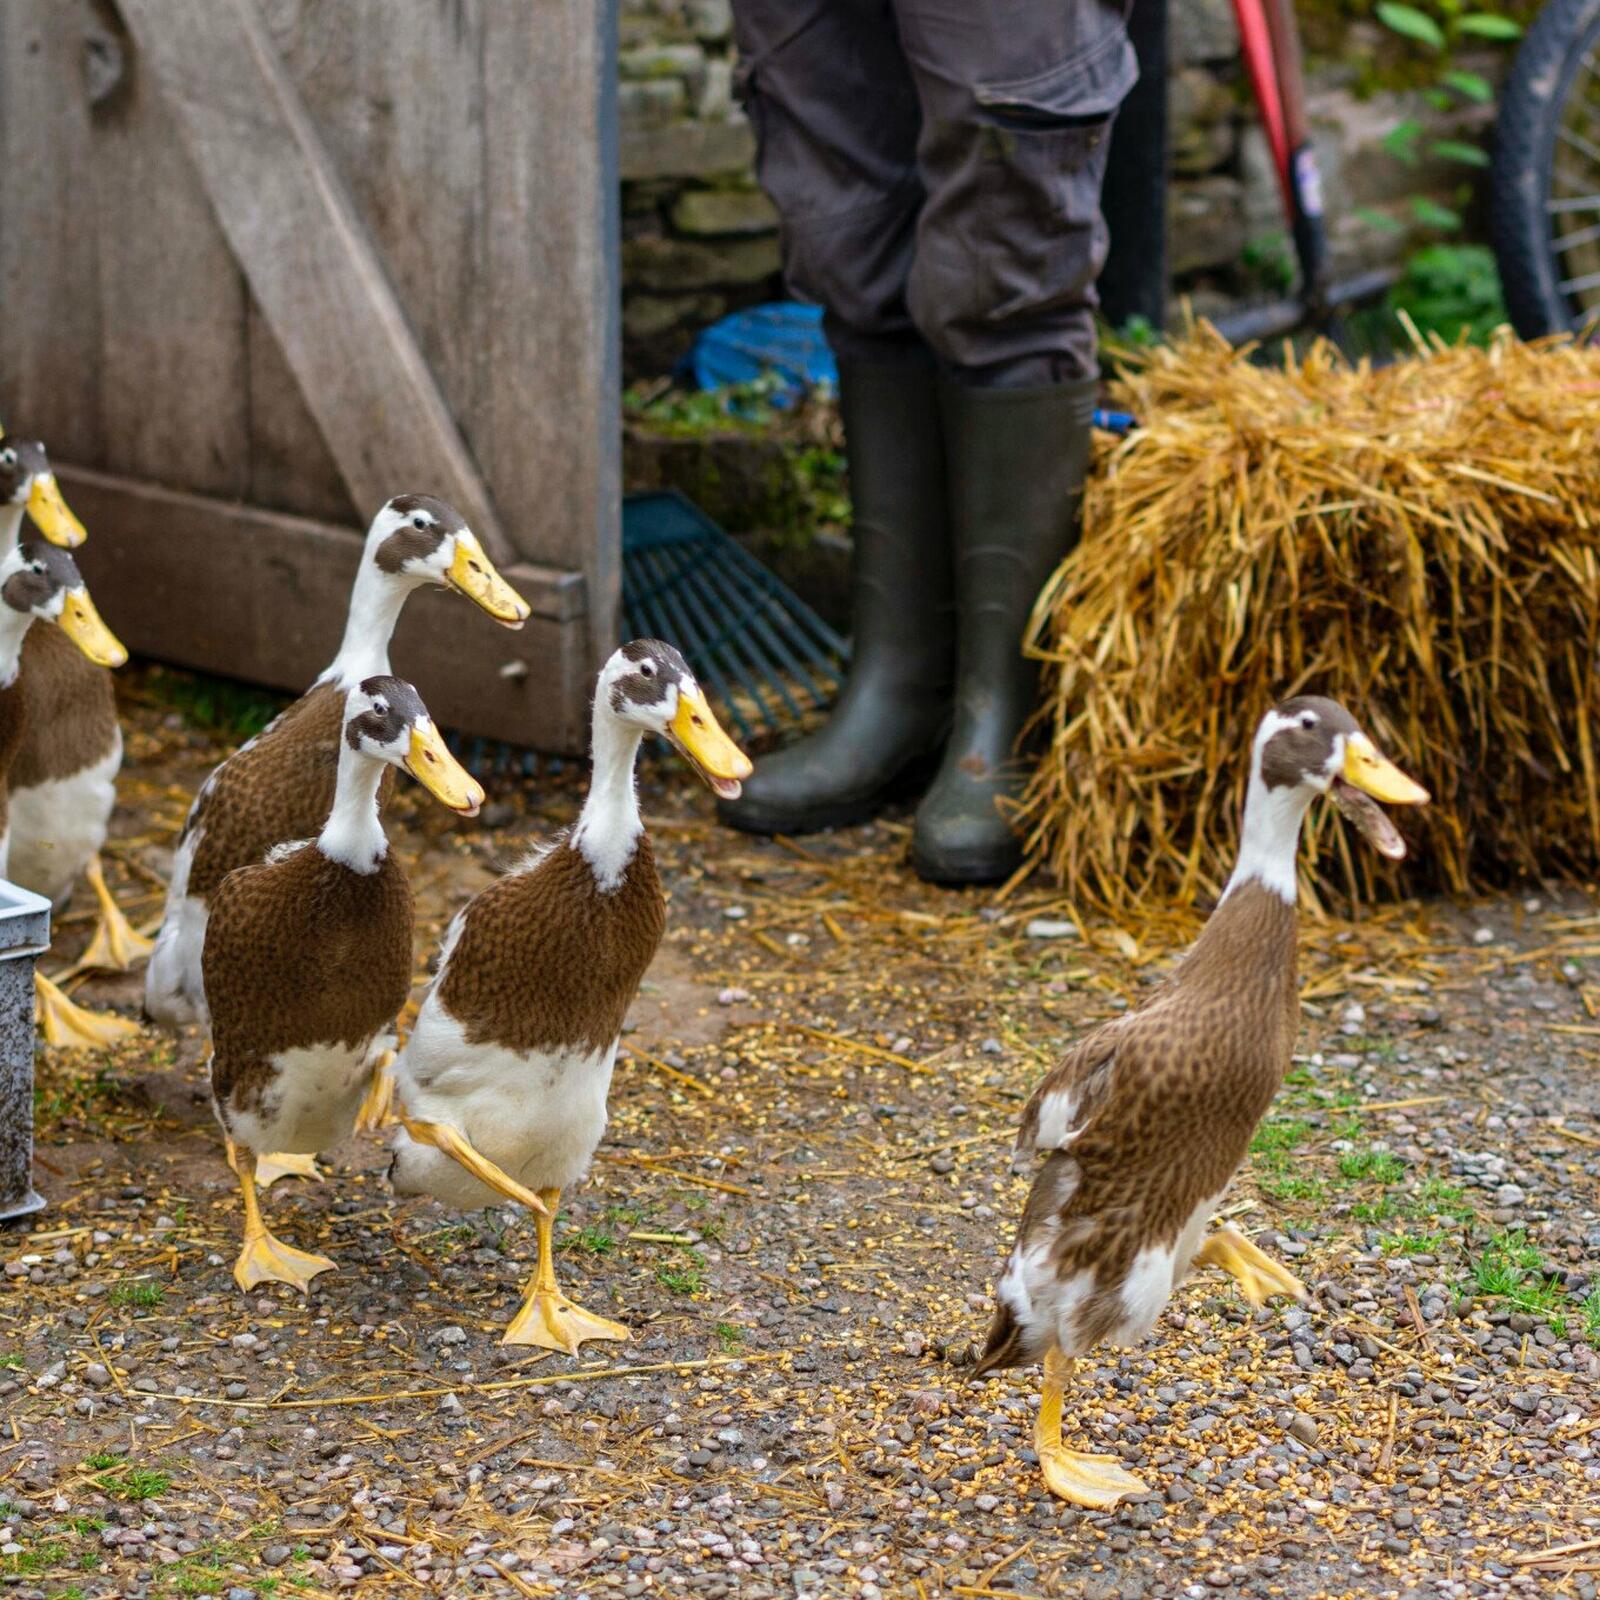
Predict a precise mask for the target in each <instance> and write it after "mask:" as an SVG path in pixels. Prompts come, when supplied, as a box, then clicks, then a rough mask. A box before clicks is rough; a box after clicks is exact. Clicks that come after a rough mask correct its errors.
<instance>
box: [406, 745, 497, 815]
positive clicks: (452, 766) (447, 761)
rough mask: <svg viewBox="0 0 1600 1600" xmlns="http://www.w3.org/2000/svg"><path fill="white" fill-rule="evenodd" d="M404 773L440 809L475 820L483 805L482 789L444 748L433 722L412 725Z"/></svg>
mask: <svg viewBox="0 0 1600 1600" xmlns="http://www.w3.org/2000/svg"><path fill="white" fill-rule="evenodd" d="M406 771H407V772H409V773H410V774H411V776H412V777H413V778H415V779H416V780H417V782H418V783H420V784H421V785H422V787H423V788H424V789H426V790H427V791H428V793H429V794H431V795H432V796H433V797H434V799H435V800H437V801H438V802H439V803H440V804H441V805H446V806H449V808H450V809H451V810H452V811H459V812H460V813H461V814H462V815H463V816H466V817H475V816H477V814H478V807H479V806H481V805H482V804H483V785H482V784H480V783H479V782H478V780H477V779H476V778H474V777H473V776H472V774H471V773H470V772H468V771H467V769H466V768H465V767H464V766H462V765H461V763H460V762H459V761H457V760H456V758H455V757H454V756H453V755H451V754H450V752H449V751H448V750H447V749H446V748H445V743H444V739H443V737H442V736H441V735H440V733H439V730H438V729H437V728H436V727H434V725H433V724H432V722H418V723H414V724H413V725H412V729H411V748H410V750H409V751H407V753H406Z"/></svg>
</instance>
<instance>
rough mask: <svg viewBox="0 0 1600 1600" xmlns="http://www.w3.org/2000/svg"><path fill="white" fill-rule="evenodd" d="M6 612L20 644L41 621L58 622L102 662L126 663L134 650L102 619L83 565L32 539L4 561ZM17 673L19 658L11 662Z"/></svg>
mask: <svg viewBox="0 0 1600 1600" xmlns="http://www.w3.org/2000/svg"><path fill="white" fill-rule="evenodd" d="M0 608H3V610H0V616H3V621H4V622H5V623H6V624H7V626H6V627H5V629H4V631H5V633H6V634H7V635H8V636H9V637H11V638H14V639H16V641H17V643H18V647H19V648H20V640H21V635H22V633H23V632H25V631H26V629H27V627H28V626H29V624H30V623H32V622H35V621H43V622H53V623H55V624H56V625H57V626H58V627H59V628H60V629H61V631H62V632H63V633H64V634H66V636H67V637H68V638H69V639H71V640H72V642H73V643H74V644H75V645H77V647H78V648H79V649H80V650H81V651H82V652H83V653H84V654H85V655H86V656H87V657H88V658H89V659H90V660H91V661H93V662H94V663H95V664H96V665H97V666H102V667H120V666H121V665H122V663H123V662H124V661H126V660H127V659H128V652H127V651H126V650H125V649H123V647H122V645H121V644H120V643H119V642H118V640H117V638H116V635H115V634H113V633H112V631H111V630H110V629H109V628H108V627H107V626H106V625H105V623H103V622H102V621H101V620H100V613H99V612H98V611H96V610H95V607H94V601H93V600H91V599H90V598H89V591H88V589H87V588H86V587H85V585H84V581H83V576H82V574H81V573H80V572H79V571H78V564H77V562H75V561H74V560H73V559H72V557H71V556H69V555H68V554H67V552H66V551H65V550H62V549H59V548H57V547H56V546H55V545H49V544H44V543H40V542H35V541H31V540H30V541H28V542H27V543H24V544H19V545H18V546H17V547H16V549H15V550H13V551H11V552H10V553H9V554H8V555H7V556H6V557H5V559H4V560H3V561H0ZM9 665H10V667H11V669H12V671H13V672H14V671H15V661H12V662H11V663H9Z"/></svg>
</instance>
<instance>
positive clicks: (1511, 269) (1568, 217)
mask: <svg viewBox="0 0 1600 1600" xmlns="http://www.w3.org/2000/svg"><path fill="white" fill-rule="evenodd" d="M1489 229H1490V238H1491V241H1492V243H1493V245H1494V253H1495V259H1496V261H1497V262H1498V263H1499V267H1500V281H1501V284H1502V286H1503V288H1504V290H1505V298H1506V309H1507V311H1509V312H1510V314H1511V321H1512V325H1513V326H1514V327H1515V328H1516V330H1517V332H1518V333H1519V334H1521V335H1522V337H1523V338H1525V339H1533V338H1537V337H1539V336H1540V335H1541V334H1546V333H1558V332H1564V331H1566V330H1568V329H1578V328H1584V327H1592V326H1593V325H1594V324H1595V323H1596V322H1597V320H1600V0H1551V4H1549V5H1548V6H1546V7H1545V9H1544V10H1543V11H1541V12H1540V13H1539V15H1538V17H1537V18H1535V20H1534V22H1533V25H1532V26H1531V27H1530V28H1529V29H1528V34H1527V37H1526V38H1525V39H1524V40H1523V41H1522V44H1521V46H1520V47H1519V48H1518V50H1517V56H1516V60H1515V61H1514V62H1513V64H1512V68H1511V75H1510V77H1509V78H1508V79H1507V81H1506V87H1505V91H1504V93H1503V94H1502V96H1501V99H1500V106H1499V112H1498V116H1497V119H1496V126H1495V146H1494V158H1493V164H1492V167H1491V171H1490V181H1489Z"/></svg>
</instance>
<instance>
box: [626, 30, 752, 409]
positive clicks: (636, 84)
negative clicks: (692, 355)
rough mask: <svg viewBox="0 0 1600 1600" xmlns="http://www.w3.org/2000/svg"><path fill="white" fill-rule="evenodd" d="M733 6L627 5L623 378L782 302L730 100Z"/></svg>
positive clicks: (746, 140)
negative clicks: (717, 324)
mask: <svg viewBox="0 0 1600 1600" xmlns="http://www.w3.org/2000/svg"><path fill="white" fill-rule="evenodd" d="M732 34H733V14H732V10H731V8H730V5H729V0H624V6H623V14H622V50H621V58H620V68H621V74H622V84H621V100H622V107H621V109H622V280H623V311H622V327H623V341H624V348H625V351H626V365H627V369H628V373H629V376H630V377H634V376H639V375H642V374H649V373H656V372H663V371H666V370H668V369H669V368H670V367H671V366H672V363H673V362H674V361H676V360H677V358H678V357H679V356H680V355H682V353H683V351H684V350H685V349H686V348H687V346H688V344H689V341H690V339H691V338H692V337H693V335H694V334H695V332H696V331H697V330H698V329H700V328H703V327H704V326H705V325H706V324H707V323H708V322H712V321H715V319H716V318H718V317H720V316H722V315H723V313H724V312H727V311H730V310H733V309H735V308H737V307H739V306H744V305H756V304H759V303H760V302H761V301H763V300H769V299H773V298H776V297H777V296H779V295H780V294H781V293H782V285H781V283H780V281H779V275H778V236H777V218H776V216H775V215H774V213H773V210H772V205H771V203H770V202H769V201H768V199H767V197H766V196H765V195H764V194H762V192H761V191H760V190H759V189H758V188H757V187H756V183H755V178H754V175H753V173H752V166H753V163H754V161H755V137H754V135H753V134H752V133H751V131H750V123H749V121H748V119H747V118H746V117H745V115H744V113H743V112H742V111H741V110H740V109H739V107H738V106H737V105H736V104H735V103H734V99H733V64H734V52H733V39H732Z"/></svg>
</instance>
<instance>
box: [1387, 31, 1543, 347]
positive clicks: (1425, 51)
mask: <svg viewBox="0 0 1600 1600" xmlns="http://www.w3.org/2000/svg"><path fill="white" fill-rule="evenodd" d="M1372 14H1373V16H1374V17H1375V18H1376V19H1377V20H1378V21H1379V22H1380V23H1381V24H1382V25H1383V26H1384V27H1385V28H1387V29H1388V30H1389V32H1390V33H1391V34H1393V35H1394V36H1395V37H1396V38H1398V39H1402V40H1404V41H1405V42H1406V44H1407V46H1408V47H1409V48H1410V49H1411V51H1412V52H1413V54H1414V56H1416V57H1417V60H1416V63H1415V64H1416V65H1417V67H1418V68H1419V71H1420V75H1421V82H1422V86H1423V97H1424V99H1425V100H1426V101H1427V103H1428V104H1429V105H1430V106H1432V107H1433V109H1434V110H1435V111H1450V110H1452V109H1455V108H1458V107H1461V106H1476V105H1487V104H1488V103H1489V102H1490V101H1491V100H1492V99H1493V98H1494V87H1493V85H1492V84H1491V83H1490V82H1489V80H1488V79H1487V78H1485V77H1484V76H1483V75H1482V74H1481V73H1479V72H1474V71H1472V70H1470V69H1469V68H1466V67H1463V66H1462V65H1460V64H1459V63H1458V62H1457V61H1456V60H1455V59H1454V53H1455V51H1456V50H1457V49H1458V47H1460V46H1462V45H1463V44H1465V45H1468V46H1477V47H1480V48H1481V47H1482V46H1483V45H1485V44H1510V43H1512V42H1514V41H1515V40H1517V39H1519V38H1521V36H1522V25H1521V23H1520V22H1518V21H1517V20H1516V18H1514V17H1511V16H1507V15H1506V14H1505V11H1504V8H1503V7H1502V8H1500V9H1495V10H1484V9H1481V8H1480V9H1472V10H1469V9H1465V8H1464V6H1463V3H1462V0H1428V3H1427V4H1426V5H1406V4H1401V3H1400V0H1379V3H1378V4H1377V5H1376V6H1374V7H1373V11H1372ZM1425 138H1426V130H1425V128H1424V127H1423V124H1422V123H1421V121H1420V120H1419V119H1417V118H1415V117H1406V118H1403V119H1402V120H1401V121H1399V122H1397V123H1396V124H1395V125H1394V127H1393V128H1391V129H1390V130H1389V132H1388V134H1387V135H1386V136H1385V137H1384V140H1383V147H1384V149H1385V150H1386V151H1387V152H1388V153H1389V154H1390V155H1391V156H1393V157H1394V158H1395V160H1397V161H1399V162H1401V163H1402V164H1403V165H1405V166H1408V167H1415V166H1418V165H1419V164H1420V162H1421V159H1422V152H1423V146H1424V140H1425ZM1426 148H1427V151H1428V153H1429V154H1430V155H1431V156H1432V157H1433V158H1434V159H1435V160H1436V161H1447V162H1451V163H1454V164H1455V165H1457V166H1460V167H1465V168H1473V169H1479V170H1481V169H1482V168H1484V167H1487V166H1488V164H1489V157H1488V153H1487V152H1486V151H1485V150H1484V149H1483V148H1482V147H1481V146H1480V145H1478V144H1475V143H1473V142H1471V141H1470V140H1467V139H1459V138H1449V137H1445V138H1431V139H1426ZM1471 193H1472V190H1471V185H1470V183H1463V184H1461V185H1459V186H1458V187H1457V190H1456V193H1455V195H1454V197H1453V199H1454V202H1455V203H1454V204H1450V205H1447V204H1445V203H1444V202H1443V201H1441V200H1439V199H1437V198H1435V197H1433V196H1431V195H1423V194H1417V195H1412V196H1411V197H1410V202H1409V209H1410V212H1411V218H1412V221H1413V222H1414V223H1416V225H1417V226H1418V227H1421V228H1425V229H1428V230H1430V231H1432V232H1436V233H1456V232H1459V231H1460V229H1461V227H1462V223H1463V213H1462V209H1461V208H1462V206H1463V204H1464V203H1465V202H1466V201H1467V200H1469V199H1470V198H1471ZM1369 215H1370V214H1369ZM1497 294H1498V291H1497ZM1439 331H1440V332H1442V333H1444V334H1445V336H1446V337H1447V338H1454V336H1455V335H1454V333H1453V332H1450V331H1447V329H1445V328H1441V329H1440V330H1439Z"/></svg>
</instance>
